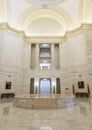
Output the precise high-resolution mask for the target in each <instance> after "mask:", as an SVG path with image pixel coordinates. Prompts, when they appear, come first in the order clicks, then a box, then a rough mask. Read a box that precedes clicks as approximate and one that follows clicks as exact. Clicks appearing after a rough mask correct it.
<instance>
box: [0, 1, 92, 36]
mask: <svg viewBox="0 0 92 130" xmlns="http://www.w3.org/2000/svg"><path fill="white" fill-rule="evenodd" d="M91 12H92V1H91V0H1V1H0V23H1V26H0V27H1V28H2V27H3V26H7V28H8V29H10V30H12V31H15V32H16V33H20V32H21V33H22V32H23V33H24V34H25V35H26V36H29V37H31V36H61V37H62V36H64V35H65V34H66V33H71V32H73V31H74V30H76V29H78V28H81V27H82V25H83V26H84V25H89V24H92V15H91V14H92V13H91ZM2 24H3V26H2ZM86 27H87V26H86Z"/></svg>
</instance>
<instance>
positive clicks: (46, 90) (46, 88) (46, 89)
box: [39, 78, 51, 94]
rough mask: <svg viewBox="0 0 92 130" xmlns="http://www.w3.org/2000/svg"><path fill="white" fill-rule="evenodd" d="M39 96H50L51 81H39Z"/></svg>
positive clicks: (46, 79)
mask: <svg viewBox="0 0 92 130" xmlns="http://www.w3.org/2000/svg"><path fill="white" fill-rule="evenodd" d="M39 92H40V94H51V80H50V79H48V78H42V79H40V89H39Z"/></svg>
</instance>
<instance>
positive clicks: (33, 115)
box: [0, 98, 92, 130]
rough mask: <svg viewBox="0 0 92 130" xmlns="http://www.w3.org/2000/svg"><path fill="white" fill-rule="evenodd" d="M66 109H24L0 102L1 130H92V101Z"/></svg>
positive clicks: (11, 103)
mask: <svg viewBox="0 0 92 130" xmlns="http://www.w3.org/2000/svg"><path fill="white" fill-rule="evenodd" d="M76 102H77V103H76V106H74V107H72V108H65V109H38V110H36V109H35V110H31V109H23V108H17V107H14V106H13V100H3V101H2V100H0V130H92V99H87V98H82V99H80V98H79V99H77V101H76Z"/></svg>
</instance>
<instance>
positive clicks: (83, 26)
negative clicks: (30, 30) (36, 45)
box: [0, 23, 92, 41]
mask: <svg viewBox="0 0 92 130" xmlns="http://www.w3.org/2000/svg"><path fill="white" fill-rule="evenodd" d="M0 29H1V30H7V31H9V32H11V33H14V34H16V35H17V36H21V37H23V38H24V39H25V40H27V39H28V40H32V39H37V40H39V39H56V40H57V39H59V40H61V41H65V40H66V39H67V38H68V37H71V36H74V35H76V34H78V33H80V32H82V31H84V30H92V23H82V24H80V25H79V26H78V27H76V28H74V29H72V30H66V32H65V34H64V35H63V36H56V35H52V36H50V35H49V36H28V35H26V33H25V31H23V30H19V29H18V28H15V27H13V26H10V25H9V24H8V23H0Z"/></svg>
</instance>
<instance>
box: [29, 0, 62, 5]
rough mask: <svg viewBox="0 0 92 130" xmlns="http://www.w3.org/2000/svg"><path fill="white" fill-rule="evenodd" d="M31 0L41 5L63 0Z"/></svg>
mask: <svg viewBox="0 0 92 130" xmlns="http://www.w3.org/2000/svg"><path fill="white" fill-rule="evenodd" d="M29 1H30V2H32V3H35V4H40V5H50V4H55V3H58V2H60V1H63V0H29Z"/></svg>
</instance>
